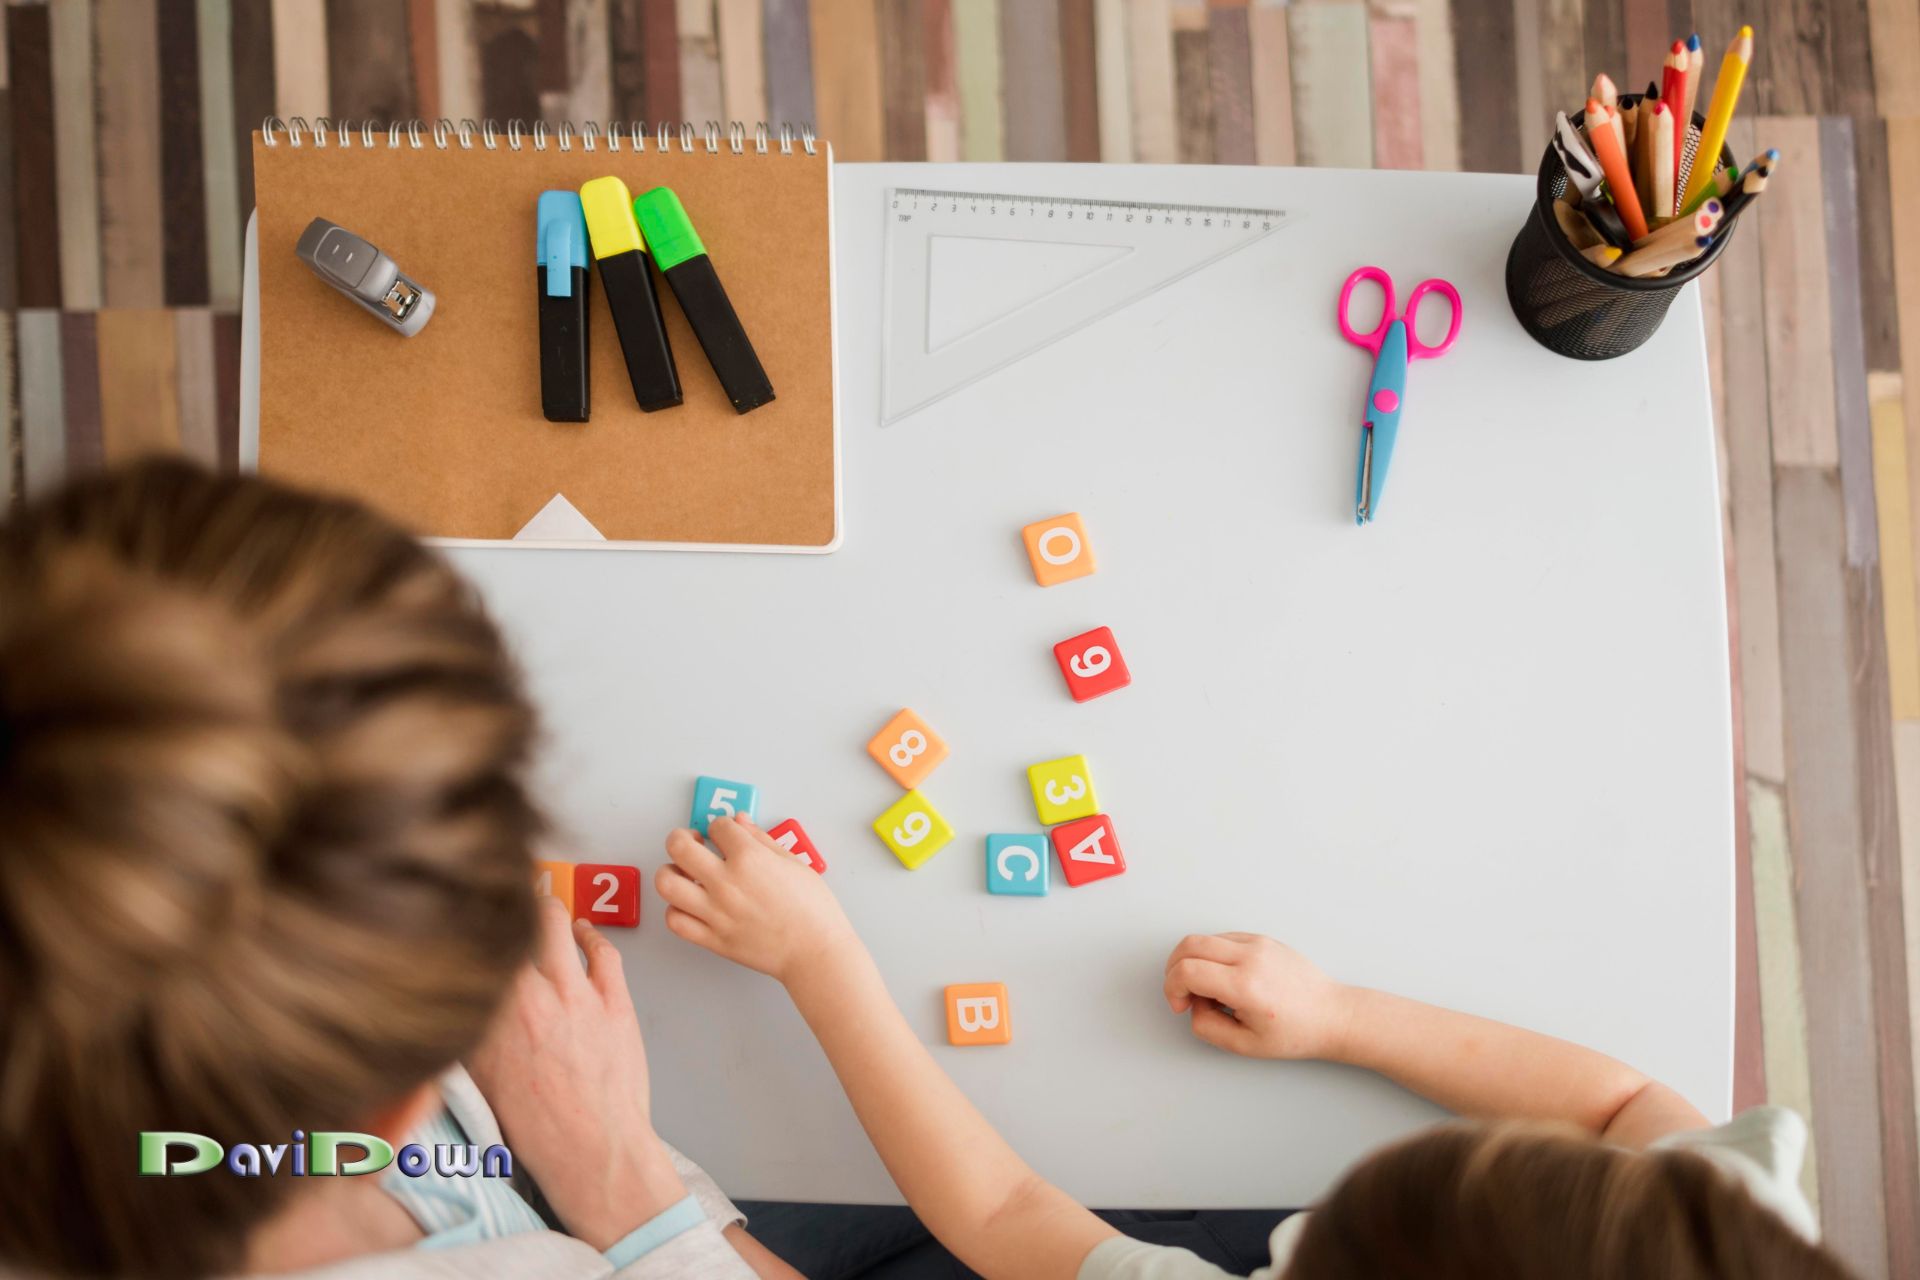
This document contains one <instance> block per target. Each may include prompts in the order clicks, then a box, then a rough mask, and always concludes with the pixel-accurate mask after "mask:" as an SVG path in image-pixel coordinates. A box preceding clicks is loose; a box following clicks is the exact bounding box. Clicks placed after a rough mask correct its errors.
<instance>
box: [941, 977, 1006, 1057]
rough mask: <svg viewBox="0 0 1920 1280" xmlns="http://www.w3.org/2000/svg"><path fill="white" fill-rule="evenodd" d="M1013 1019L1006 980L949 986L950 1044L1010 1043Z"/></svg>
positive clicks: (948, 1024) (948, 1033)
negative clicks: (1009, 1009)
mask: <svg viewBox="0 0 1920 1280" xmlns="http://www.w3.org/2000/svg"><path fill="white" fill-rule="evenodd" d="M1012 1040H1013V1019H1012V1017H1011V1015H1010V1014H1009V1012H1008V1010H1007V987H1006V984H1005V983H1003V982H963V983H960V984H958V985H956V986H951V987H948V988H947V1043H949V1044H961V1045H967V1044H1008V1043H1010V1042H1011V1041H1012Z"/></svg>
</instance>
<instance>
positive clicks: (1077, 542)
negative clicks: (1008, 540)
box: [1020, 511, 1094, 587]
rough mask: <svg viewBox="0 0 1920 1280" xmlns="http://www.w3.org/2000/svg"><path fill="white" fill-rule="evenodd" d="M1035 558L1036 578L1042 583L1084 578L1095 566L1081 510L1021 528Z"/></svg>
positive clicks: (1050, 583) (1045, 585)
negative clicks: (1081, 519)
mask: <svg viewBox="0 0 1920 1280" xmlns="http://www.w3.org/2000/svg"><path fill="white" fill-rule="evenodd" d="M1020 538H1021V540H1022V541H1023V542H1025V543H1026V544H1027V559H1028V560H1030V561H1032V562H1033V580H1034V581H1035V582H1037V583H1039V584H1040V585H1041V586H1043V587H1052V586H1058V585H1059V584H1060V583H1062V582H1070V581H1072V580H1073V579H1075V578H1084V577H1086V576H1087V575H1088V574H1090V573H1092V572H1093V570H1094V563H1093V548H1092V547H1090V546H1088V545H1087V528H1086V526H1085V525H1083V524H1081V523H1080V513H1079V512H1078V511H1069V512H1068V513H1067V514H1065V515H1063V516H1055V517H1053V518H1052V519H1051V520H1036V521H1034V522H1033V523H1032V524H1030V525H1028V526H1027V527H1026V528H1024V529H1022V530H1021V531H1020Z"/></svg>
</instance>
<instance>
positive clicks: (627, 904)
mask: <svg viewBox="0 0 1920 1280" xmlns="http://www.w3.org/2000/svg"><path fill="white" fill-rule="evenodd" d="M573 902H574V919H576V920H585V921H586V922H587V923H588V924H606V925H617V926H619V927H620V928H622V929H632V928H634V927H636V926H637V925H639V923H640V871H639V868H637V867H617V866H612V865H608V864H603V863H597V862H583V863H581V864H580V865H579V866H577V867H575V868H574V869H573Z"/></svg>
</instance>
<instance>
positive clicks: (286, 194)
mask: <svg viewBox="0 0 1920 1280" xmlns="http://www.w3.org/2000/svg"><path fill="white" fill-rule="evenodd" d="M350 137H351V139H352V142H351V145H349V146H346V147H342V146H341V145H340V143H339V135H338V134H337V133H335V134H334V135H333V136H332V137H330V138H329V140H328V143H327V145H326V146H324V147H322V146H316V145H315V144H314V139H313V135H312V134H311V133H310V132H309V133H307V134H306V135H305V137H304V143H303V145H301V146H298V147H295V146H293V145H292V144H291V142H290V141H289V139H288V137H287V135H286V134H284V133H279V132H278V131H276V143H275V145H273V146H267V145H265V144H264V143H263V141H262V139H261V136H260V134H259V133H257V132H256V133H255V134H254V146H253V165H254V170H253V171H254V188H255V192H256V203H257V206H258V213H259V228H258V229H259V241H260V253H259V279H260V470H261V471H262V472H263V473H266V474H268V475H272V476H276V477H279V478H281V479H285V480H289V481H293V482H296V483H300V484H305V485H309V486H313V487H317V488H322V489H330V490H334V491H337V492H342V493H347V494H351V495H353V496H355V497H358V498H361V499H363V500H365V501H367V502H370V503H371V504H372V505H374V506H375V507H378V508H379V509H381V510H382V511H384V512H386V513H387V514H388V515H390V516H392V517H393V518H395V519H397V520H399V521H400V522H401V523H403V524H405V525H406V526H407V527H408V528H410V529H412V530H414V531H415V532H417V533H419V534H422V535H424V536H430V537H442V538H479V539H508V538H512V537H513V535H514V534H515V532H516V531H518V530H519V529H520V528H521V526H523V525H525V524H526V523H527V521H528V520H530V519H531V518H533V516H534V515H535V514H536V513H538V512H540V511H541V509H542V508H543V507H545V506H546V505H547V504H548V502H549V501H550V500H551V499H552V498H553V497H554V496H555V495H556V494H560V495H564V496H565V498H566V500H567V501H568V502H569V503H571V504H572V505H573V506H574V507H575V508H577V509H578V510H579V512H580V513H581V514H582V515H583V516H585V517H586V519H587V520H588V521H590V522H591V523H592V524H593V526H594V527H595V528H596V529H597V530H598V531H599V532H600V533H601V535H602V536H604V537H605V538H607V539H609V540H613V541H633V542H683V543H733V544H746V545H763V546H777V547H791V548H794V549H820V548H824V547H827V546H828V545H829V544H831V543H832V542H833V540H834V538H835V536H836V533H837V528H838V514H837V503H838V493H837V487H838V471H839V468H838V464H837V460H836V436H835V424H834V399H833V303H832V297H833V294H832V255H831V239H832V231H831V223H830V201H829V191H830V187H829V183H830V177H831V169H832V162H831V158H830V154H829V152H828V149H827V147H826V146H825V144H819V154H817V155H807V154H805V153H804V151H803V150H802V148H801V147H800V146H799V145H795V146H794V147H793V149H792V152H791V153H790V154H786V153H782V151H781V150H780V147H779V145H778V143H774V144H772V145H770V146H769V147H768V150H767V152H766V153H765V154H761V153H759V152H758V151H757V150H756V148H755V145H754V144H753V142H751V141H748V142H747V143H746V144H745V145H744V148H743V151H742V152H740V153H735V152H734V151H733V149H732V147H731V146H730V145H729V143H728V142H727V141H726V140H724V139H723V140H722V141H721V142H720V144H719V147H718V149H717V151H715V152H708V151H707V150H706V146H705V143H704V142H703V140H702V139H700V138H698V137H696V138H694V139H693V148H692V150H691V151H687V150H683V149H682V144H681V139H680V137H679V136H678V135H675V136H674V138H673V139H672V142H673V145H672V148H671V150H668V151H665V152H663V151H662V150H661V149H660V148H659V146H658V140H657V138H655V137H648V139H647V144H646V149H645V150H644V151H643V152H639V153H635V152H634V151H633V150H632V148H631V145H630V142H623V144H622V146H621V149H620V150H619V151H618V152H609V151H608V149H607V145H606V139H605V138H604V137H602V138H601V139H600V140H599V143H598V145H597V147H596V149H595V150H593V151H591V152H589V151H587V150H585V149H584V146H583V143H582V140H581V139H580V138H579V137H577V136H576V137H574V138H573V140H572V146H571V149H570V150H568V151H564V152H563V151H561V150H560V149H559V147H558V143H557V141H556V139H555V138H554V137H553V136H551V135H550V136H548V137H547V139H546V149H545V150H544V151H542V150H536V149H535V147H534V145H533V141H532V139H531V138H528V137H524V136H523V137H522V138H521V147H520V150H518V151H514V150H512V149H511V148H510V147H509V146H508V145H507V141H506V139H505V138H504V137H499V138H497V140H496V146H495V147H494V148H493V149H491V150H489V149H487V148H486V147H484V146H483V145H482V144H481V142H480V140H479V139H478V138H477V137H476V138H474V139H473V145H472V147H471V148H470V149H463V148H461V146H460V145H459V143H458V141H457V140H455V139H453V138H448V140H447V143H446V146H445V147H444V148H442V147H440V146H437V145H436V144H435V140H434V139H433V138H432V137H431V136H427V137H425V138H424V139H423V143H424V145H422V146H421V147H419V148H416V147H414V146H413V145H411V143H410V141H409V140H408V138H407V137H406V136H404V135H402V136H401V137H400V139H399V145H398V146H397V147H391V146H389V145H388V138H387V135H386V134H385V133H377V134H376V135H375V138H374V145H373V146H372V147H371V148H369V147H367V146H365V145H363V140H362V137H361V135H360V134H359V133H358V132H357V131H356V132H354V133H352V134H351V135H350ZM603 174H613V175H615V176H618V177H619V178H621V179H622V180H623V181H624V182H625V183H626V184H627V186H628V188H629V189H631V190H632V192H633V193H634V194H635V195H636V196H637V195H639V194H640V193H642V192H644V191H646V190H648V189H650V188H652V187H656V186H667V187H672V188H673V189H674V191H676V192H677V193H678V194H679V196H680V200H681V202H682V204H683V205H684V206H685V208H686V210H687V216H688V217H689V218H690V219H691V220H692V222H693V225H694V228H695V229H696V230H697V231H698V232H699V234H700V237H701V239H702V240H703V241H704V242H705V244H706V248H707V253H708V255H709V256H710V257H711V258H712V260H713V265H714V269H715V270H716V271H717V272H718V273H719V276H720V280H721V283H722V284H723V285H724V286H725V288H726V290H727V293H728V295H729V296H730V297H731V298H732V300H733V305H734V308H735V310H736V311H737V312H738V313H739V315H740V319H741V323H742V324H743V325H744V326H745V328H746V331H747V335H748V337H749V338H750V339H751V340H752V342H753V345H754V348H755V349H756V350H757V351H758V353H759V355H760V360H761V363H762V364H763V365H764V366H765V367H766V371H767V376H768V377H769V378H770V379H771V381H772V383H773V389H774V394H775V397H776V398H775V399H774V400H773V401H772V402H771V403H769V404H766V405H762V406H761V407H759V408H757V409H755V410H753V411H752V412H750V413H746V414H736V413H735V412H734V410H733V406H732V405H730V404H729V403H728V402H727V399H726V396H725V395H724V394H723V393H722V391H721V388H720V384H719V381H718V380H717V379H716V378H715V377H714V373H713V369H712V368H711V366H709V365H708V364H707V360H706V356H705V354H704V353H703V352H702V351H701V350H700V344H699V342H698V341H697V340H696V339H695V338H694V336H693V331H692V330H691V329H690V328H689V327H688V326H687V322H686V318H685V317H684V316H683V315H682V314H681V313H680V308H679V304H678V303H677V302H676V301H675V300H674V298H673V291H672V289H671V288H670V287H669V286H668V285H667V283H666V282H665V280H664V279H661V278H660V276H659V273H658V271H657V270H656V272H655V276H654V283H655V287H656V289H657V290H658V293H659V296H660V308H661V311H662V313H663V314H664V316H665V318H666V323H667V333H668V337H669V339H670V340H671V342H672V344H673V354H674V360H675V362H676V364H677V365H678V367H679V373H680V383H681V388H682V391H683V394H684V396H685V403H683V404H681V405H680V406H678V407H677V408H672V409H665V410H661V411H659V412H656V413H642V412H640V409H639V406H638V405H637V404H635V402H634V396H633V390H632V387H631V385H630V384H629V382H628V380H627V372H626V366H625V365H624V363H623V362H622V359H621V353H620V343H619V337H618V335H617V334H616V333H615V331H614V327H613V319H612V317H611V316H610V315H609V314H608V311H607V306H606V299H605V297H604V295H603V292H602V290H601V287H600V281H599V276H598V272H597V270H595V271H593V272H592V273H591V275H592V279H591V282H590V284H589V294H590V297H589V312H588V313H589V319H588V329H589V342H588V345H589V350H590V364H591V367H592V421H590V422H585V423H554V422H548V421H547V420H546V419H545V418H544V417H542V416H541V411H540V353H539V341H538V311H537V301H538V295H537V293H536V290H537V288H538V284H537V281H536V272H535V267H536V264H537V262H538V252H537V248H536V234H535V224H534V206H535V203H536V202H537V201H538V199H539V196H540V193H541V192H542V191H543V190H547V189H549V188H561V189H568V190H578V189H579V187H580V185H581V184H582V183H583V182H586V181H587V180H588V179H590V178H597V177H600V176H602V175H603ZM316 217H323V218H327V219H330V220H331V221H333V222H336V223H338V224H339V225H341V226H343V227H346V228H347V229H348V230H350V231H353V232H355V233H357V234H359V235H361V236H364V237H365V238H366V239H368V240H369V241H371V242H372V243H373V244H375V245H377V246H378V247H379V248H381V249H383V250H385V251H386V253H387V254H388V256H390V257H391V258H393V260H394V261H395V262H396V263H398V264H399V267H400V270H401V271H402V272H403V273H405V274H406V275H408V276H409V277H411V278H412V279H414V280H417V281H419V282H420V284H421V285H423V286H424V287H426V288H427V289H430V290H432V291H433V293H434V295H435V302H436V308H435V311H434V314H433V317H432V318H431V319H430V320H429V321H428V322H427V325H426V327H425V328H424V329H422V330H421V331H420V333H419V334H417V335H416V336H414V337H412V338H403V337H401V336H399V335H397V334H394V333H391V332H388V331H387V330H386V329H385V328H383V327H382V326H381V325H380V323H379V322H378V321H376V320H374V319H373V318H372V317H369V316H367V315H366V314H364V313H363V312H361V311H360V310H359V309H358V308H357V307H356V306H355V305H354V304H353V303H352V302H351V301H349V300H348V299H347V298H344V297H342V296H340V295H339V294H338V293H336V292H334V290H333V289H332V288H330V287H329V286H328V285H326V284H325V283H323V282H322V281H321V280H320V279H319V278H318V277H316V276H315V275H314V274H313V273H312V272H311V271H310V270H308V268H307V267H306V265H305V264H304V263H302V262H301V261H300V260H299V259H298V258H297V257H295V255H294V245H295V243H296V242H297V241H298V240H299V238H300V233H301V231H302V230H304V229H305V227H306V225H307V223H308V222H309V221H310V220H312V219H313V218H316ZM515 545H526V544H525V543H524V542H523V543H519V544H515ZM535 545H538V544H535Z"/></svg>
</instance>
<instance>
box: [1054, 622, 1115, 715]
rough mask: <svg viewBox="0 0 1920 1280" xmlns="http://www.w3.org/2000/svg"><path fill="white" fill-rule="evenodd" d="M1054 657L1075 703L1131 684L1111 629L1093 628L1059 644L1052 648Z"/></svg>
mask: <svg viewBox="0 0 1920 1280" xmlns="http://www.w3.org/2000/svg"><path fill="white" fill-rule="evenodd" d="M1053 657H1054V660H1055V661H1056V662H1058V663H1059V664H1060V674H1061V675H1063V676H1065V677H1066V680H1067V692H1068V693H1070V694H1072V695H1073V700H1074V701H1075V702H1086V701H1089V700H1090V699H1093V698H1097V697H1099V696H1100V695H1101V694H1103V693H1112V692H1113V691H1114V690H1115V689H1124V688H1126V687H1127V686H1128V685H1130V684H1132V683H1133V673H1132V672H1130V671H1128V670H1127V660H1126V659H1125V658H1122V657H1121V656H1120V646H1119V644H1118V643H1116V642H1115V640H1114V638H1113V628H1111V627H1095V628H1094V629H1093V630H1091V631H1083V632H1081V633H1080V634H1079V635H1077V636H1075V637H1073V638H1072V639H1071V640H1062V641H1061V642H1060V643H1059V644H1057V645H1055V646H1053Z"/></svg>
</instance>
